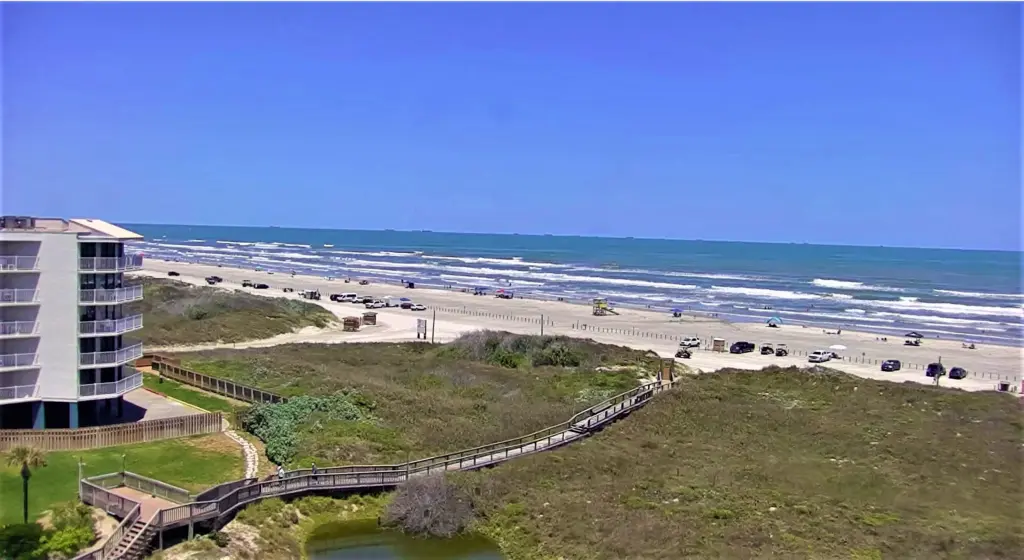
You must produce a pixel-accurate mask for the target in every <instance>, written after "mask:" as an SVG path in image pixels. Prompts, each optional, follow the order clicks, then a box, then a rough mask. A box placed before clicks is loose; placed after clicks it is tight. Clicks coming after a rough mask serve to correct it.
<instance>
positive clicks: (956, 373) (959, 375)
mask: <svg viewBox="0 0 1024 560" xmlns="http://www.w3.org/2000/svg"><path fill="white" fill-rule="evenodd" d="M949 378H950V379H967V370H966V369H964V368H962V367H955V368H953V369H951V370H949Z"/></svg>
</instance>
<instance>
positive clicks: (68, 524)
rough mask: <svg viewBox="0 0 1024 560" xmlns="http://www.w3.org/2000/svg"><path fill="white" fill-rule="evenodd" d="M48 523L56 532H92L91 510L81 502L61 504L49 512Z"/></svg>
mask: <svg viewBox="0 0 1024 560" xmlns="http://www.w3.org/2000/svg"><path fill="white" fill-rule="evenodd" d="M50 523H51V524H52V525H53V528H54V529H55V530H57V531H64V530H66V529H83V528H84V529H89V530H90V531H91V530H92V526H93V523H92V509H91V508H90V507H89V506H87V505H85V504H83V503H81V502H62V503H59V504H57V505H55V506H54V507H53V508H52V509H51V510H50Z"/></svg>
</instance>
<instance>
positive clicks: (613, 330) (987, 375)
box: [431, 307, 1021, 383]
mask: <svg viewBox="0 0 1024 560" xmlns="http://www.w3.org/2000/svg"><path fill="white" fill-rule="evenodd" d="M431 309H433V310H435V311H437V312H438V313H449V314H453V315H467V316H471V317H487V318H491V319H498V320H501V321H509V322H513V323H523V324H527V325H537V326H538V329H539V328H540V326H541V325H543V326H544V327H552V328H554V327H561V328H563V329H568V330H572V331H584V332H590V333H595V334H608V335H619V336H630V337H634V338H642V339H646V340H652V341H654V340H661V341H665V342H670V343H678V342H681V341H682V340H683V339H684V338H688V337H690V336H693V334H692V333H684V334H668V333H660V332H648V331H643V330H640V329H638V328H635V327H631V328H625V327H609V326H605V325H600V324H591V323H586V322H583V321H575V322H573V323H571V324H568V323H567V324H555V323H554V321H551V320H550V319H548V318H547V317H545V316H543V315H534V316H523V315H513V314H504V313H488V312H485V311H477V310H474V309H469V308H466V307H431ZM597 321H598V322H599V321H600V320H599V319H598V320H597ZM766 337H768V338H770V334H768V335H766ZM897 338H899V337H896V336H893V339H894V340H893V343H894V346H895V343H896V342H898V340H896V339H897ZM836 340H837V341H839V340H842V339H838V338H837V339H836ZM701 347H702V348H704V349H706V350H710V349H711V338H702V340H701ZM895 347H896V348H900V347H899V346H895ZM808 353H809V352H807V351H803V350H790V355H791V356H797V357H800V356H807V354H808ZM843 361H844V362H846V363H852V364H864V365H878V366H880V365H881V363H882V362H884V361H885V359H881V360H879V359H874V358H867V357H863V356H857V357H854V356H847V357H844V358H843ZM954 365H955V364H954ZM903 367H904V369H912V370H922V371H923V370H926V369H928V365H927V364H917V363H912V362H903ZM968 376H970V377H972V378H975V379H985V380H991V381H1008V382H1011V383H1020V381H1021V376H1020V375H1016V374H1012V373H992V372H978V371H969V372H968Z"/></svg>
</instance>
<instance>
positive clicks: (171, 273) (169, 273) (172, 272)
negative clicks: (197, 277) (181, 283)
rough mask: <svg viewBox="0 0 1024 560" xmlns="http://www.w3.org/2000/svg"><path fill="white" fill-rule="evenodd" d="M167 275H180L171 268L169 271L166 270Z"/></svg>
mask: <svg viewBox="0 0 1024 560" xmlns="http://www.w3.org/2000/svg"><path fill="white" fill-rule="evenodd" d="M167 275H168V276H181V274H179V273H178V272H176V271H173V270H172V271H170V272H168V273H167Z"/></svg>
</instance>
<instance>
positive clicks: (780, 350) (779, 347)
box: [775, 344, 789, 357]
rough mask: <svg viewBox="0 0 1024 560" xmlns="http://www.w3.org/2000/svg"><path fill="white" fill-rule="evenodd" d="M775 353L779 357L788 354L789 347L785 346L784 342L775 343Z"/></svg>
mask: <svg viewBox="0 0 1024 560" xmlns="http://www.w3.org/2000/svg"><path fill="white" fill-rule="evenodd" d="M775 355H776V356H780V357H781V356H788V355H789V347H788V346H786V345H785V344H776V345H775Z"/></svg>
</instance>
